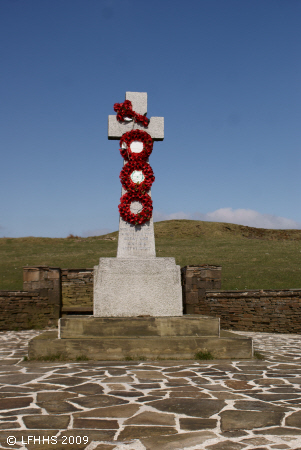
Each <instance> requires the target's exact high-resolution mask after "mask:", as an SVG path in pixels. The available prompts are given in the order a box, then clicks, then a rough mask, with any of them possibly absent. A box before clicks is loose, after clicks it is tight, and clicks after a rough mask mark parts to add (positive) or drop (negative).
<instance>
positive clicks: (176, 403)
mask: <svg viewBox="0 0 301 450" xmlns="http://www.w3.org/2000/svg"><path fill="white" fill-rule="evenodd" d="M150 405H151V406H152V407H154V408H157V409H159V410H160V411H168V412H173V413H178V414H186V415H187V416H195V417H204V418H207V417H210V416H212V415H213V414H216V413H218V412H219V411H220V410H221V409H222V408H223V407H224V406H225V405H226V403H225V402H223V401H221V400H207V399H191V398H189V399H186V398H175V399H171V398H167V399H165V400H158V401H155V402H151V403H150Z"/></svg>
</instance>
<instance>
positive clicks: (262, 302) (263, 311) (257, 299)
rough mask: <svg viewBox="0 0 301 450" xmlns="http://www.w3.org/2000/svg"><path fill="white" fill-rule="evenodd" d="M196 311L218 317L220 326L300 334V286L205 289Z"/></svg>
mask: <svg viewBox="0 0 301 450" xmlns="http://www.w3.org/2000/svg"><path fill="white" fill-rule="evenodd" d="M195 313H196V314H204V315H209V316H215V317H220V320H221V328H223V329H231V330H239V331H263V332H267V333H301V289H287V290H280V291H276V290H250V291H216V290H212V291H207V292H206V295H205V296H200V297H199V299H198V304H197V305H196V306H195Z"/></svg>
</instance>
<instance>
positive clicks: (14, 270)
mask: <svg viewBox="0 0 301 450" xmlns="http://www.w3.org/2000/svg"><path fill="white" fill-rule="evenodd" d="M154 227H155V238H156V251H157V256H159V257H161V256H173V257H174V258H175V259H176V263H177V264H179V265H180V266H181V267H183V266H186V265H201V264H214V265H221V266H222V288H223V289H293V288H294V289H297V288H301V230H268V229H263V228H253V227H247V226H242V225H234V224H229V223H220V222H202V221H198V220H169V221H164V222H156V223H155V224H154ZM117 240H118V232H117V231H116V232H114V233H110V234H107V235H105V236H94V237H88V238H81V237H77V236H72V235H71V236H69V237H67V238H64V239H63V238H61V239H57V238H35V237H25V238H1V239H0V289H7V290H19V289H22V267H23V266H26V265H28V266H33V265H49V266H53V267H61V268H86V267H87V268H88V267H93V266H94V265H96V264H98V259H99V257H115V256H116V252H117Z"/></svg>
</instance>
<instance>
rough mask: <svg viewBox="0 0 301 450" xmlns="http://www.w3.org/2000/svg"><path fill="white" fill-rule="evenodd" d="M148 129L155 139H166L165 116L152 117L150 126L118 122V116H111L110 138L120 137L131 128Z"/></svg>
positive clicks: (109, 123) (109, 124)
mask: <svg viewBox="0 0 301 450" xmlns="http://www.w3.org/2000/svg"><path fill="white" fill-rule="evenodd" d="M133 129H135V130H142V131H146V132H147V133H148V134H150V135H151V137H152V139H153V140H154V141H163V139H164V117H151V119H150V121H149V124H148V127H146V128H145V127H144V126H142V125H139V123H135V122H133V121H132V122H118V120H117V117H116V116H109V122H108V138H109V139H110V140H113V139H120V138H121V136H122V135H123V134H124V133H126V132H127V131H131V130H133Z"/></svg>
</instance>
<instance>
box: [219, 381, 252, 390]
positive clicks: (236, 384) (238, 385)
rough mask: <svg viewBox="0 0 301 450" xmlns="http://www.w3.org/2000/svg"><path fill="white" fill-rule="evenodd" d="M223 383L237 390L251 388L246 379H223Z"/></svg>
mask: <svg viewBox="0 0 301 450" xmlns="http://www.w3.org/2000/svg"><path fill="white" fill-rule="evenodd" d="M225 384H226V385H227V386H228V387H229V388H231V389H235V390H239V391H241V390H246V389H252V387H253V386H251V385H250V384H249V383H248V382H247V381H242V380H228V381H225Z"/></svg>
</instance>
